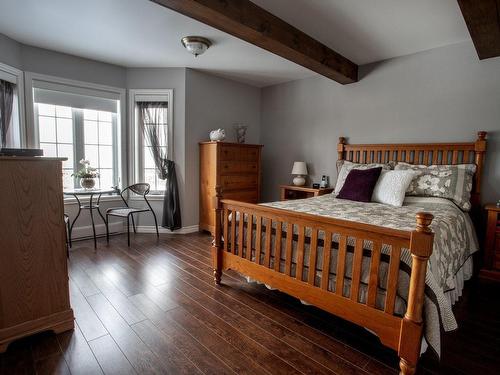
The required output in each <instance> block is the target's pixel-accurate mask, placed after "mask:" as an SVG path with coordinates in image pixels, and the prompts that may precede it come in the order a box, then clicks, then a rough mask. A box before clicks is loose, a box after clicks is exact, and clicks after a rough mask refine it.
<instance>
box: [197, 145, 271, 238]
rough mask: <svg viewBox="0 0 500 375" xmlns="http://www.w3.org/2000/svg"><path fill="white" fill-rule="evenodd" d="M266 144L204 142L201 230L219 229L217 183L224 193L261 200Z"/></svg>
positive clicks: (201, 147)
mask: <svg viewBox="0 0 500 375" xmlns="http://www.w3.org/2000/svg"><path fill="white" fill-rule="evenodd" d="M261 149H262V145H250V144H244V143H243V144H240V143H229V142H200V230H206V231H209V232H211V233H212V234H213V232H214V229H215V187H216V186H217V185H219V186H221V187H222V197H223V198H225V199H234V200H238V201H242V202H248V203H257V202H259V200H260V171H261V163H260V155H261Z"/></svg>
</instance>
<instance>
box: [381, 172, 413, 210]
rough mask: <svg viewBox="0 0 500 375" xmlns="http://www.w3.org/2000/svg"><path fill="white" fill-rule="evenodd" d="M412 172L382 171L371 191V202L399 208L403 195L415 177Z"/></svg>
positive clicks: (403, 198)
mask: <svg viewBox="0 0 500 375" xmlns="http://www.w3.org/2000/svg"><path fill="white" fill-rule="evenodd" d="M415 175H416V173H415V172H414V171H409V170H404V171H384V170H383V171H382V172H381V173H380V177H379V178H378V181H377V184H376V185H375V188H374V189H373V194H372V201H373V202H378V203H384V204H389V205H391V206H396V207H401V206H402V205H403V201H404V200H405V193H406V189H408V186H410V183H411V181H412V180H413V178H414V177H415Z"/></svg>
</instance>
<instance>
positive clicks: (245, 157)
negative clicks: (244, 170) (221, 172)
mask: <svg viewBox="0 0 500 375" xmlns="http://www.w3.org/2000/svg"><path fill="white" fill-rule="evenodd" d="M258 156H259V149H258V148H256V147H244V146H223V147H222V149H221V150H220V158H221V160H222V161H257V160H258Z"/></svg>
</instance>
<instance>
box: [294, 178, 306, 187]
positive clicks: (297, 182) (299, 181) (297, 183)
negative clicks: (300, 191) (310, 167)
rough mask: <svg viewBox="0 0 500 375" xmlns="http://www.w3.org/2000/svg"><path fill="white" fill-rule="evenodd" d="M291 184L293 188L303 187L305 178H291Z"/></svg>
mask: <svg viewBox="0 0 500 375" xmlns="http://www.w3.org/2000/svg"><path fill="white" fill-rule="evenodd" d="M293 184H294V185H295V186H304V185H305V184H306V178H305V177H304V176H295V177H294V178H293Z"/></svg>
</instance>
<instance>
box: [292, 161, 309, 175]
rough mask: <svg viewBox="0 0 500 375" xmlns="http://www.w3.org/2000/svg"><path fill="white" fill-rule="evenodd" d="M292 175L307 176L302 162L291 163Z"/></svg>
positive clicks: (305, 167)
mask: <svg viewBox="0 0 500 375" xmlns="http://www.w3.org/2000/svg"><path fill="white" fill-rule="evenodd" d="M292 174H295V175H302V176H306V175H307V164H306V163H305V162H303V161H296V162H294V163H293V168H292Z"/></svg>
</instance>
